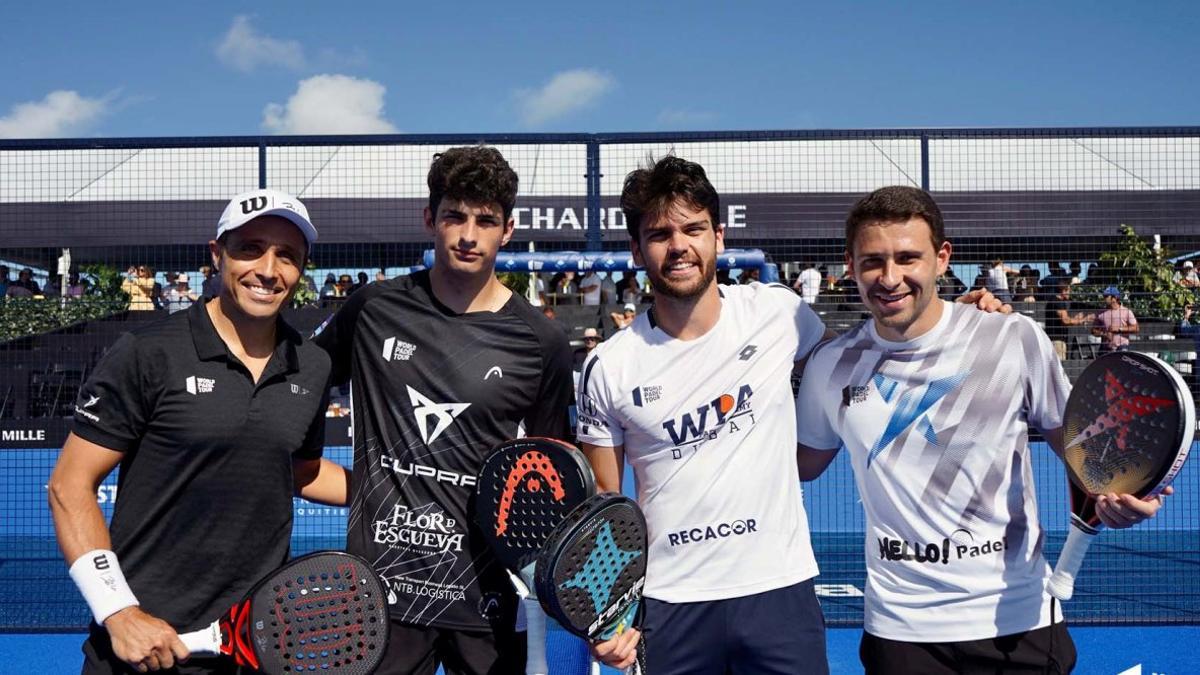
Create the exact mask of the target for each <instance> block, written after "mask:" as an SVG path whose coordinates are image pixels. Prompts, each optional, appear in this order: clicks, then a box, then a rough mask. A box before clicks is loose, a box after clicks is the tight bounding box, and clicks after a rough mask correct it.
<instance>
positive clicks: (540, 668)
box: [521, 597, 550, 675]
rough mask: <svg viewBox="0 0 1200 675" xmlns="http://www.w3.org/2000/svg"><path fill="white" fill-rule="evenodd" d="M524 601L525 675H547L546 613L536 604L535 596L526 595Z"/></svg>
mask: <svg viewBox="0 0 1200 675" xmlns="http://www.w3.org/2000/svg"><path fill="white" fill-rule="evenodd" d="M521 602H523V603H525V626H526V631H527V632H526V633H525V639H526V640H527V644H526V648H525V675H547V674H548V673H549V672H550V667H549V666H548V665H547V664H546V613H545V612H544V611H543V610H542V606H541V605H540V604H538V601H537V598H533V597H526V598H523V599H522V600H521Z"/></svg>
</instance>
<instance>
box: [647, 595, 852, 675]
mask: <svg viewBox="0 0 1200 675" xmlns="http://www.w3.org/2000/svg"><path fill="white" fill-rule="evenodd" d="M642 635H643V637H644V639H645V640H646V672H648V673H651V674H652V675H685V674H686V675H726V674H728V673H734V674H735V675H738V674H741V673H755V674H756V675H761V674H767V673H777V674H779V675H796V674H797V673H804V674H805V675H821V674H823V673H828V672H829V665H828V661H827V660H826V656H825V618H824V616H823V615H822V614H821V603H820V602H818V601H817V595H816V589H815V586H814V585H813V580H812V579H809V580H808V581H803V582H801V583H798V584H795V585H792V586H787V587H784V588H777V589H775V590H772V591H766V592H763V593H755V594H754V595H747V596H743V597H740V598H729V599H727V600H711V601H707V602H683V603H672V602H662V601H661V600H653V599H649V598H647V599H646V613H645V618H644V620H643V621H642Z"/></svg>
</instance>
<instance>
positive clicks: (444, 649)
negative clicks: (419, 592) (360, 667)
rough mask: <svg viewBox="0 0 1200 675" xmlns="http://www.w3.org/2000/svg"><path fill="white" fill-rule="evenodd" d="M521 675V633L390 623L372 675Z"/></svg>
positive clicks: (523, 651) (522, 668) (523, 650)
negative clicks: (384, 652) (384, 651)
mask: <svg viewBox="0 0 1200 675" xmlns="http://www.w3.org/2000/svg"><path fill="white" fill-rule="evenodd" d="M439 665H440V666H441V667H442V668H443V670H445V672H446V675H524V673H525V633H524V632H521V633H518V632H517V631H515V630H512V629H509V630H499V631H495V632H493V631H486V630H485V631H466V630H451V629H448V628H430V627H421V626H413V625H411V624H407V623H401V622H399V621H395V620H393V621H392V622H391V633H389V634H388V648H387V655H386V656H384V658H383V662H382V663H380V664H379V668H378V669H377V670H376V671H375V673H376V675H434V673H436V672H437V669H438V666H439Z"/></svg>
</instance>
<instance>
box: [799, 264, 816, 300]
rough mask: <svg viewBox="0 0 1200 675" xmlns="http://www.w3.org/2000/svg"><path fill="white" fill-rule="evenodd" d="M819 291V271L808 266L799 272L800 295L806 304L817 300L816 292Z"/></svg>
mask: <svg viewBox="0 0 1200 675" xmlns="http://www.w3.org/2000/svg"><path fill="white" fill-rule="evenodd" d="M820 292H821V273H820V272H818V271H816V270H815V269H813V268H811V267H810V268H808V269H806V270H804V271H803V272H801V273H800V297H801V299H803V300H804V301H805V302H807V303H808V304H810V305H811V304H813V303H815V302H816V301H817V294H818V293H820Z"/></svg>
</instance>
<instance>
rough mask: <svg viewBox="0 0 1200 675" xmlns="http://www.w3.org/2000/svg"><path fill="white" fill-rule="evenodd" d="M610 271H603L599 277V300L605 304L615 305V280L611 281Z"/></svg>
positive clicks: (616, 299)
mask: <svg viewBox="0 0 1200 675" xmlns="http://www.w3.org/2000/svg"><path fill="white" fill-rule="evenodd" d="M612 275H613V273H612V272H605V273H604V275H603V276H601V277H600V302H601V303H603V304H605V305H615V304H616V303H617V301H618V298H617V282H615V281H613V278H612Z"/></svg>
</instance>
